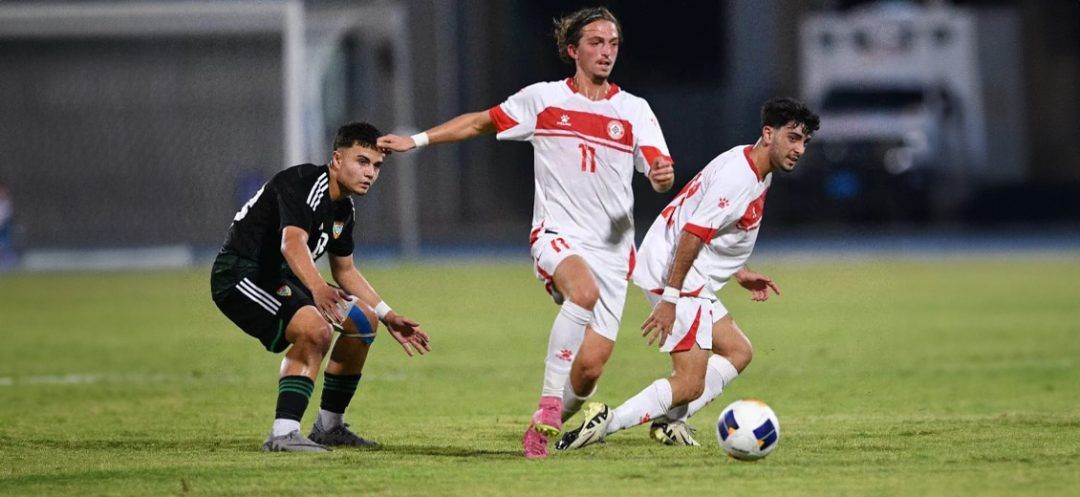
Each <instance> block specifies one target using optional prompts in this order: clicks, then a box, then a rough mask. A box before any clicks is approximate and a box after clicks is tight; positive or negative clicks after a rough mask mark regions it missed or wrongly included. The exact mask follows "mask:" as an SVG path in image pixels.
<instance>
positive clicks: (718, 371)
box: [666, 354, 739, 422]
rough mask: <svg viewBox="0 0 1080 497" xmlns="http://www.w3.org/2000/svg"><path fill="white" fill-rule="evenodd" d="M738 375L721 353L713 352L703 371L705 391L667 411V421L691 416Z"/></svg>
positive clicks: (682, 419)
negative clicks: (682, 404) (684, 403)
mask: <svg viewBox="0 0 1080 497" xmlns="http://www.w3.org/2000/svg"><path fill="white" fill-rule="evenodd" d="M737 376H739V371H738V370H736V369H735V366H734V365H732V364H731V361H729V360H727V358H726V357H724V356H721V355H716V354H713V355H712V357H709V367H708V369H707V370H706V373H705V392H704V393H702V394H701V397H698V398H696V399H694V400H692V401H690V403H689V404H686V405H684V406H679V407H676V408H674V409H671V410H670V411H668V412H667V415H666V417H667V419H668V420H669V421H684V422H685V421H686V418H689V417H690V416H693V415H694V414H695V413H697V412H698V411H700V410H701V409H702V408H704V407H705V406H707V405H709V402H712V400H713V399H715V398H717V397H719V396H720V394H722V393H724V387H726V386H728V385H730V384H731V382H732V381H734V380H735V377H737Z"/></svg>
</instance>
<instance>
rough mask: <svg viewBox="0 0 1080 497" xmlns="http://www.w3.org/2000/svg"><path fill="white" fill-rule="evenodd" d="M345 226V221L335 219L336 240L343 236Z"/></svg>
mask: <svg viewBox="0 0 1080 497" xmlns="http://www.w3.org/2000/svg"><path fill="white" fill-rule="evenodd" d="M344 228H345V223H343V222H341V221H334V240H337V238H338V237H339V236H341V230H342V229H344Z"/></svg>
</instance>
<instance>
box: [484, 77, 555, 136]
mask: <svg viewBox="0 0 1080 497" xmlns="http://www.w3.org/2000/svg"><path fill="white" fill-rule="evenodd" d="M543 89H544V83H536V84H533V85H529V86H526V87H525V88H522V89H521V91H519V92H517V93H515V94H513V95H512V96H511V97H510V98H508V99H506V101H504V102H503V103H501V104H499V105H496V106H494V107H492V108H490V109H488V115H489V116H491V122H493V123H494V124H495V132H496V134H495V138H496V139H498V140H510V141H528V140H530V139H532V136H533V132H535V131H536V116H537V115H539V114H540V111H542V110H544V102H543V98H542V97H543Z"/></svg>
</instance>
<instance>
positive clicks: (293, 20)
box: [0, 0, 1080, 270]
mask: <svg viewBox="0 0 1080 497" xmlns="http://www.w3.org/2000/svg"><path fill="white" fill-rule="evenodd" d="M601 3H603V4H606V5H608V6H610V7H611V8H612V9H613V10H614V12H615V13H616V14H617V15H618V16H619V17H620V18H621V20H622V21H623V24H624V29H625V39H626V42H625V45H624V47H623V50H622V52H621V53H620V57H619V62H618V65H617V67H616V70H615V73H614V78H613V80H614V81H615V82H616V83H618V84H620V85H621V86H623V87H624V88H626V89H628V90H629V91H631V92H634V93H636V94H639V95H641V96H643V97H645V98H647V99H648V100H649V101H650V102H651V104H652V106H653V108H654V109H655V111H656V114H657V116H658V117H659V118H660V121H661V124H662V126H663V127H664V131H665V134H666V136H667V139H668V142H669V144H670V146H671V150H672V152H673V156H674V157H675V159H676V168H677V172H678V178H677V186H679V185H681V183H682V182H684V181H686V180H687V179H688V178H690V177H691V176H692V175H693V174H694V173H695V172H696V171H697V170H698V169H700V168H701V167H703V166H704V165H705V164H706V163H707V162H708V161H709V160H710V159H711V158H712V157H714V156H715V155H716V154H717V153H719V152H720V151H723V150H726V149H727V148H729V147H731V146H733V145H735V144H738V143H745V142H748V141H750V140H752V139H753V138H754V137H755V136H756V135H755V134H756V133H757V110H758V105H759V104H760V103H761V102H762V101H763V100H764V99H766V98H768V97H769V96H772V95H777V94H786V95H794V96H798V97H801V98H803V99H805V100H807V101H808V102H809V103H810V104H811V105H812V106H813V108H815V109H816V110H818V111H819V112H820V113H821V114H822V116H823V124H822V129H821V131H820V133H819V134H818V136H817V137H815V141H814V144H813V147H812V149H811V150H810V152H809V153H808V155H807V159H806V161H805V163H804V164H802V166H801V167H800V170H799V171H798V172H797V173H796V174H794V175H791V176H789V177H781V178H777V181H776V182H775V183H774V187H773V191H772V192H771V193H770V195H769V202H768V207H767V209H768V211H767V212H768V216H767V222H766V223H765V228H764V229H765V231H766V236H763V237H762V241H761V246H762V249H763V250H769V249H773V248H794V249H796V250H804V249H825V250H848V249H851V248H862V249H870V250H895V249H900V250H908V249H910V248H912V247H924V246H925V247H929V248H944V249H947V250H960V251H966V250H974V249H980V248H986V247H989V248H992V249H998V250H1004V251H1007V252H1008V251H1012V250H1014V249H1018V248H1035V249H1051V250H1059V251H1060V250H1065V251H1072V252H1075V251H1077V250H1078V248H1080V229H1078V227H1080V126H1078V125H1077V116H1078V115H1080V91H1077V88H1080V23H1078V22H1056V20H1061V19H1072V20H1074V21H1075V20H1076V19H1080V4H1078V3H1077V2H1075V1H1071V0H1051V1H1034V0H1030V1H1025V0H1013V1H1008V0H985V1H956V2H944V1H941V2H939V1H927V2H921V3H920V2H860V1H835V0H814V1H802V0H753V1H751V0H745V1H725V2H675V3H674V4H672V3H665V4H664V8H657V6H656V4H655V3H654V2H649V1H644V0H638V1H610V2H601ZM579 5H580V2H571V1H564V0H557V1H543V2H541V1H534V2H500V1H494V0H462V1H456V2H453V1H440V0H403V1H392V2H391V1H385V2H384V1H373V2H328V1H327V2H321V1H307V2H301V1H298V0H297V1H276V2H253V1H236V2H233V1H220V2H187V1H179V2H172V1H170V2H148V1H116V2H73V3H54V2H36V1H5V2H3V3H0V253H2V255H0V266H2V267H4V268H5V269H7V270H18V269H65V268H85V267H102V268H105V267H113V268H146V267H158V266H186V265H198V264H201V263H205V262H207V261H208V260H209V258H210V257H212V255H213V253H214V251H215V250H216V248H217V245H218V244H219V243H220V241H221V240H222V237H223V235H224V233H225V230H226V228H227V226H228V224H229V222H230V220H231V218H232V216H233V214H234V212H235V211H236V209H237V208H238V207H239V206H240V205H241V204H242V203H243V202H244V201H245V200H247V198H248V197H249V196H250V194H251V193H253V192H254V191H255V190H256V189H258V187H259V186H260V185H261V183H262V182H263V181H265V180H266V179H267V178H268V177H269V176H270V175H272V174H273V173H274V172H275V171H277V170H280V169H282V168H283V167H286V166H288V165H292V164H296V163H301V162H315V163H322V162H324V161H325V160H326V159H327V156H328V149H329V146H328V143H329V141H330V137H331V136H332V133H333V131H334V129H335V128H336V127H337V126H338V125H339V124H341V123H343V122H345V121H349V120H357V119H363V120H369V121H372V122H374V123H376V124H377V125H378V126H380V127H382V128H383V129H385V130H388V131H389V130H394V131H403V132H410V131H414V130H416V129H423V128H426V127H429V126H431V125H434V124H436V123H438V122H442V121H443V120H445V119H447V118H450V117H452V116H454V115H457V114H459V113H461V112H465V111H472V110H479V109H484V108H487V107H490V106H491V105H494V104H496V103H498V102H500V101H501V100H502V99H503V98H505V97H506V96H507V95H509V94H511V93H513V92H515V91H516V90H517V89H519V88H520V87H522V86H525V85H526V84H529V83H531V82H534V81H539V80H551V79H557V78H560V77H565V76H566V75H568V74H570V72H571V69H570V68H569V67H568V66H564V65H562V63H561V62H559V61H558V59H557V57H556V56H555V52H554V45H553V42H552V40H551V37H550V33H549V31H550V24H551V19H552V18H553V17H555V16H557V15H559V14H561V13H564V12H568V11H570V10H573V9H574V8H576V7H578V6H579ZM531 178H532V166H531V150H530V149H529V147H527V146H524V145H520V144H504V143H497V142H496V141H495V140H493V139H483V140H475V141H472V142H468V143H463V144H455V145H449V146H441V147H433V148H430V149H425V150H423V151H421V152H419V153H416V154H402V155H398V156H395V157H393V158H392V159H391V162H390V167H389V168H388V169H387V171H386V173H384V176H383V178H382V179H381V184H380V185H378V186H377V187H376V188H375V189H374V192H373V193H372V194H370V195H369V196H368V198H367V199H365V200H364V201H363V202H362V203H361V204H360V205H361V207H360V211H361V218H362V222H361V223H359V227H358V233H357V238H358V240H360V247H359V254H360V256H361V257H364V256H365V255H369V256H376V255H379V256H390V257H405V258H414V257H420V256H432V255H434V256H440V255H445V254H462V253H467V254H477V253H481V254H488V253H499V254H509V255H513V256H519V255H520V256H521V257H524V254H525V253H526V250H527V249H526V248H525V242H524V240H525V236H526V233H527V232H528V229H527V227H528V223H529V219H530V212H531V206H532V202H531V196H532V181H531ZM639 180H640V179H639ZM636 187H637V188H638V190H639V191H638V195H637V206H636V217H637V222H638V224H639V226H638V228H639V229H638V231H639V237H640V236H641V235H643V234H644V228H645V227H647V225H648V223H649V222H650V221H651V220H652V218H653V216H654V215H655V213H657V212H658V211H659V210H660V208H661V207H662V206H663V205H664V204H665V203H666V202H667V201H668V200H669V199H670V197H671V196H672V195H673V194H674V192H671V193H669V194H666V195H656V194H653V193H652V192H651V191H648V187H647V185H646V183H645V182H644V181H638V183H637V185H636Z"/></svg>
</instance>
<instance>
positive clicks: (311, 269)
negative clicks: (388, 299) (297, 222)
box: [281, 226, 348, 323]
mask: <svg viewBox="0 0 1080 497" xmlns="http://www.w3.org/2000/svg"><path fill="white" fill-rule="evenodd" d="M307 242H308V234H307V231H304V229H303V228H299V227H296V226H286V227H285V229H284V230H282V231H281V255H282V256H284V257H285V262H286V263H287V264H288V265H289V269H292V272H293V274H295V275H296V277H297V278H300V282H301V283H303V284H304V286H306V287H307V288H308V290H310V291H311V299H312V300H314V301H315V307H316V308H317V309H319V312H320V313H322V315H323V317H324V318H325V319H326V320H327V321H330V322H332V323H341V322H342V321H344V320H345V316H342V315H341V310H340V309H338V304H340V303H343V302H345V299H346V298H348V295H346V294H345V292H342V291H341V290H338V289H337V288H334V287H332V286H330V285H329V284H328V283H327V282H326V280H324V279H323V278H322V275H320V274H319V268H317V267H315V259H314V258H313V257H312V256H311V251H310V250H308V246H307Z"/></svg>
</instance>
